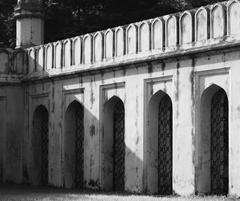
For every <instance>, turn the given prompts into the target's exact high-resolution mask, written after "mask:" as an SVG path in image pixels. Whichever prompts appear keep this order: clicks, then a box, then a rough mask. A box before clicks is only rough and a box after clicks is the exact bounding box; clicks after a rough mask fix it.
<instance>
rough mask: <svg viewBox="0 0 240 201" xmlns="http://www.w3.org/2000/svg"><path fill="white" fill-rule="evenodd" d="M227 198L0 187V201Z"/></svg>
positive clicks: (212, 200) (191, 200) (215, 200)
mask: <svg viewBox="0 0 240 201" xmlns="http://www.w3.org/2000/svg"><path fill="white" fill-rule="evenodd" d="M233 200H239V201H240V199H234V198H226V197H217V196H216V197H212V196H209V197H208V196H206V197H157V196H141V195H127V194H122V195H117V194H110V193H108V194H104V193H96V192H79V191H74V190H71V191H69V190H62V189H54V188H36V187H27V186H15V185H8V186H0V201H233Z"/></svg>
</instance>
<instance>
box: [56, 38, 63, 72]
mask: <svg viewBox="0 0 240 201" xmlns="http://www.w3.org/2000/svg"><path fill="white" fill-rule="evenodd" d="M55 67H56V68H61V67H62V43H61V42H57V43H56V44H55Z"/></svg>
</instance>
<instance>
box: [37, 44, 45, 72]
mask: <svg viewBox="0 0 240 201" xmlns="http://www.w3.org/2000/svg"><path fill="white" fill-rule="evenodd" d="M43 53H44V51H43V47H42V46H40V47H39V49H38V50H37V71H42V70H43V69H44V57H43Z"/></svg>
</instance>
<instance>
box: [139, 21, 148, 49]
mask: <svg viewBox="0 0 240 201" xmlns="http://www.w3.org/2000/svg"><path fill="white" fill-rule="evenodd" d="M149 50H150V26H149V23H148V22H143V23H141V24H140V26H139V51H140V52H146V51H149Z"/></svg>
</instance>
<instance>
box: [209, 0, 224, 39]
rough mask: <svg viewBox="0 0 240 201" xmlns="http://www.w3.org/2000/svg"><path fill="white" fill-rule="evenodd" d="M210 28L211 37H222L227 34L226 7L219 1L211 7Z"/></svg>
mask: <svg viewBox="0 0 240 201" xmlns="http://www.w3.org/2000/svg"><path fill="white" fill-rule="evenodd" d="M210 13H211V14H210V17H211V19H210V28H211V31H210V33H211V36H210V37H211V38H213V39H215V38H220V37H223V36H224V35H226V33H227V31H226V20H225V18H226V10H225V7H224V6H223V5H222V4H220V3H218V4H215V5H213V6H212V7H211V9H210Z"/></svg>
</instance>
